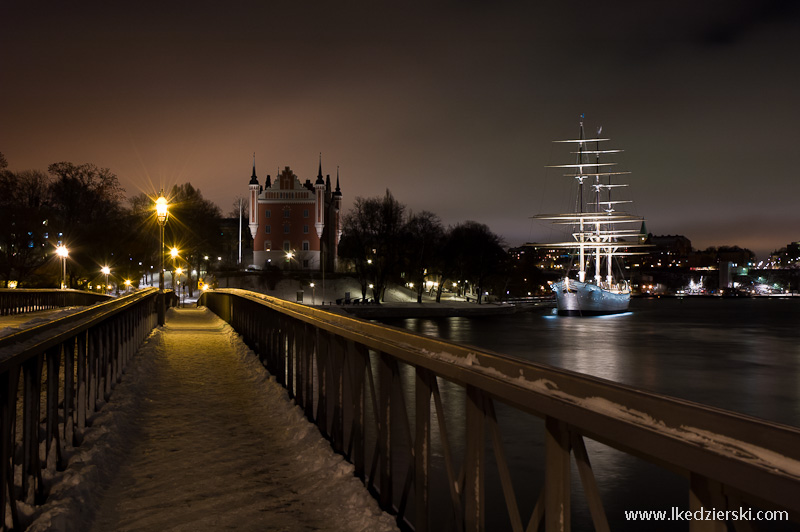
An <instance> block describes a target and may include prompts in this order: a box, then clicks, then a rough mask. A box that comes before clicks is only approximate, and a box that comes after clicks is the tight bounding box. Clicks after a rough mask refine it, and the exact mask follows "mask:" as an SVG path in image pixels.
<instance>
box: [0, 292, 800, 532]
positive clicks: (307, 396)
mask: <svg viewBox="0 0 800 532" xmlns="http://www.w3.org/2000/svg"><path fill="white" fill-rule="evenodd" d="M54 292H57V291H54ZM171 300H172V299H171V298H170V297H169V296H168V295H167V296H165V294H162V293H159V292H158V291H157V290H155V289H150V290H144V291H141V292H137V293H134V294H131V295H129V296H126V297H122V298H118V299H115V300H111V301H106V302H101V303H96V304H94V305H92V306H88V307H86V308H85V309H84V310H82V311H80V312H76V313H74V314H72V315H69V316H65V317H61V318H58V319H56V320H54V321H52V322H51V323H48V324H45V325H39V326H36V327H32V328H30V329H25V330H21V331H18V332H16V333H14V334H11V335H7V336H4V337H2V338H0V392H1V393H0V438H1V439H0V459H1V462H0V479H2V482H0V503H1V504H0V525H2V526H3V530H23V529H25V528H26V527H27V526H29V524H30V522H31V520H32V519H34V518H35V517H36V516H37V513H42V511H41V509H43V508H49V510H48V511H49V512H50V514H48V515H52V516H55V517H56V518H58V516H61V517H60V518H61V519H65V520H69V519H74V520H80V519H88V522H93V523H94V526H95V529H96V530H125V529H153V530H162V529H181V528H182V527H186V526H190V527H191V528H192V529H194V530H198V529H199V530H210V529H217V528H220V527H228V528H236V529H253V530H264V529H271V528H278V527H282V528H285V529H287V530H308V529H328V530H352V529H358V528H359V526H360V527H361V528H362V529H364V530H368V529H379V530H380V529H386V530H389V529H391V527H393V526H394V524H395V523H396V524H397V525H399V526H400V527H401V528H409V529H415V530H439V529H442V530H446V529H450V530H471V531H472V530H485V529H486V528H487V521H488V522H489V523H490V524H491V528H492V529H498V525H497V524H498V523H500V524H501V526H499V528H506V529H509V530H515V531H532V530H546V531H556V530H559V531H562V530H570V529H572V527H571V517H572V515H573V512H574V511H579V510H580V511H586V512H588V513H589V514H590V515H591V522H592V525H593V528H594V529H595V530H610V529H613V528H614V526H615V523H619V521H620V518H619V516H613V515H607V513H606V510H605V507H604V505H603V500H602V499H603V497H602V493H603V485H604V483H603V478H602V476H601V475H599V474H596V473H595V472H594V470H593V468H592V462H591V455H590V452H589V451H587V447H589V449H590V450H591V449H592V448H593V447H594V446H595V443H594V442H599V443H600V444H602V445H604V446H608V447H611V448H613V449H616V450H618V451H621V452H623V453H626V454H627V455H630V456H632V457H635V458H637V459H644V460H646V461H648V462H650V463H652V464H655V465H656V466H659V467H662V468H664V469H666V470H669V471H671V472H674V473H677V474H679V475H681V476H683V477H684V478H685V479H686V483H685V486H686V507H685V510H686V512H697V511H699V510H701V509H703V510H705V511H708V510H709V509H713V510H714V511H715V512H716V513H714V514H713V515H710V516H704V517H710V519H697V518H696V517H695V518H694V519H691V520H687V523H688V527H689V529H690V530H693V531H694V530H714V531H722V530H728V525H730V526H731V527H732V529H733V530H737V531H747V530H772V529H774V528H771V526H774V523H771V522H757V521H755V520H753V521H750V520H742V519H740V518H739V517H737V515H738V514H734V512H735V511H738V510H740V509H741V508H752V511H753V514H755V513H756V512H764V515H769V516H771V517H773V518H775V519H776V520H780V519H783V518H788V519H790V520H791V521H793V522H794V523H798V522H800V430H798V429H796V428H793V427H787V426H783V425H779V424H775V423H771V422H767V421H763V420H759V419H754V418H751V417H747V416H743V415H739V414H735V413H731V412H727V411H723V410H719V409H715V408H710V407H705V406H702V405H698V404H695V403H691V402H688V401H682V400H678V399H674V398H670V397H666V396H662V395H658V394H653V393H649V392H644V391H641V390H637V389H634V388H631V387H628V386H623V385H619V384H615V383H611V382H608V381H605V380H602V379H597V378H593V377H589V376H586V375H582V374H578V373H575V372H570V371H566V370H560V369H556V368H552V367H549V366H545V365H541V364H535V363H531V362H527V361H523V360H519V359H517V358H513V357H508V356H504V355H502V354H498V353H492V352H488V351H483V350H479V349H476V348H472V347H468V346H463V345H458V344H454V343H449V342H444V341H440V340H436V339H432V338H427V337H422V336H419V335H415V334H412V333H408V332H405V331H402V330H400V329H396V328H392V327H387V326H383V325H378V324H374V323H369V322H365V321H361V320H358V319H354V318H350V317H346V316H343V315H339V314H335V313H331V312H327V311H323V310H320V309H316V308H313V307H308V306H304V305H299V304H295V303H291V302H288V301H283V300H278V299H275V298H271V297H268V296H264V295H261V294H256V293H253V292H247V291H242V290H217V291H211V292H206V293H205V294H204V295H203V296H202V297H201V299H200V301H199V303H200V304H201V305H203V307H204V308H201V309H199V310H198V309H173V310H171V311H170V312H169V313H168V314H167V319H166V321H165V322H164V323H162V326H159V320H161V321H162V322H163V321H164V319H163V314H160V313H159V310H160V309H161V308H162V307H163V306H164V304H165V302H166V301H171ZM206 309H207V310H206ZM212 312H213V314H215V315H216V316H218V317H219V318H220V319H221V320H220V319H218V318H217V317H216V316H213V315H212V314H211V313H212ZM223 322H225V323H227V324H229V326H230V327H232V328H233V330H235V332H236V333H238V334H239V335H241V339H242V340H243V341H244V342H245V343H246V345H247V346H248V347H249V350H248V349H243V348H242V349H238V348H236V345H237V342H239V340H238V339H237V338H234V336H236V335H234V334H232V332H231V330H230V329H229V328H228V325H226V324H225V323H223ZM154 330H155V332H153V331H154ZM262 366H263V367H266V369H267V370H268V372H269V374H271V376H272V377H271V378H270V379H264V378H259V377H258V371H257V370H259V371H260V368H261V367H262ZM276 383H277V384H280V385H281V386H282V387H283V388H284V389H285V391H281V392H280V394H278V393H277V392H276V391H275V389H274V388H275V386H276ZM137 394H138V396H139V397H141V400H142V401H143V403H141V404H143V405H144V406H143V407H142V408H133V410H132V411H129V413H128V414H129V415H122V414H121V415H119V416H113V415H112V414H113V413H114V412H116V410H115V409H117V408H120V407H119V405H118V404H117V403H125V402H126V401H127V402H130V401H131V400H130V397H136V396H137ZM287 395H288V397H289V398H290V399H291V401H292V402H293V403H294V405H296V406H292V403H289V402H288V401H285V399H283V398H285V397H286V396H287ZM115 397H121V398H125V400H124V401H121V400H120V401H115ZM281 401H283V403H281ZM131 404H135V403H131ZM123 406H124V404H123ZM123 410H124V408H123ZM131 412H133V413H131ZM301 412H302V413H303V414H304V415H305V417H306V418H307V419H308V420H309V421H310V422H311V423H313V424H314V425H315V426H316V427H317V429H318V431H310V432H311V433H315V434H314V435H316V433H317V432H318V433H319V434H321V435H322V436H323V437H324V438H325V440H326V441H327V443H328V444H329V448H328V446H325V449H326V450H327V452H328V453H329V454H330V456H329V457H328V458H329V459H330V460H333V461H325V460H322V459H317V458H314V459H309V456H311V454H310V453H322V454H321V455H319V456H322V455H324V454H325V451H324V450H322V449H320V448H319V447H320V444H319V443H318V440H314V439H313V438H311V436H310V435H309V431H308V430H307V429H304V428H303V427H308V426H309V425H308V424H303V423H300V421H299V420H295V419H293V416H299V414H300V413H301ZM108 418H114V421H115V423H116V425H113V424H112V425H113V426H114V427H115V430H114V431H113V432H114V433H119V434H123V435H124V438H117V440H114V439H113V438H112V439H111V440H110V441H112V442H113V441H117V442H119V448H120V449H123V448H124V449H126V452H125V453H123V454H119V455H117V456H116V459H115V460H116V462H118V463H117V464H116V465H115V467H114V468H113V469H114V470H115V474H114V478H113V479H112V481H111V484H110V487H109V488H108V490H106V493H105V494H104V496H103V497H102V502H101V503H98V507H99V509H98V510H97V512H96V515H93V516H92V517H90V518H87V517H86V516H85V515H83V514H81V513H80V511H78V512H77V513H76V512H75V511H73V512H72V513H70V511H68V510H64V511H63V512H61V513H59V512H58V511H57V509H56V510H52V506H53V505H54V503H53V501H54V500H56V499H59V497H61V498H62V499H64V498H65V497H63V495H64V492H62V491H59V490H60V489H61V488H60V487H57V486H58V484H57V480H58V479H59V478H62V479H63V478H64V477H66V476H68V475H71V474H72V475H73V476H72V477H70V478H73V479H77V480H80V481H85V482H91V479H89V478H87V477H85V476H80V475H78V474H75V472H74V470H75V469H76V467H80V465H81V463H80V461H79V460H77V459H74V457H76V456H83V455H84V454H89V453H83V454H81V449H82V448H85V447H86V446H89V445H92V444H97V442H98V436H97V433H98V429H99V427H100V426H102V425H103V423H102V421H103V420H105V419H108ZM520 420H523V421H520ZM520 425H525V426H528V425H530V426H531V427H536V429H535V430H533V433H534V434H536V435H538V436H540V440H541V441H540V443H539V444H538V445H537V449H538V450H537V449H532V451H531V452H530V453H526V454H524V455H523V456H519V455H518V454H514V455H513V456H511V455H508V454H507V453H506V448H507V447H508V444H509V436H508V435H509V434H512V435H513V434H514V431H515V430H518V428H519V426H520ZM124 440H129V441H124ZM587 441H590V442H591V445H589V446H587ZM331 450H332V452H331ZM314 456H315V457H316V456H318V455H316V454H315V455H314ZM342 458H344V459H345V460H347V461H348V462H350V463H351V464H352V466H347V467H342V466H341V465H336V464H343V463H344V462H342V460H341V459H342ZM326 460H327V459H326ZM337 460H338V462H337ZM573 461H574V464H575V469H574V470H573V468H572V464H573ZM315 464H316V466H317V467H314V465H315ZM320 464H322V465H320ZM343 472H344V473H343ZM573 472H575V473H576V474H575V475H573ZM573 477H574V478H573ZM356 479H357V480H356ZM575 479H577V481H576V480H575ZM358 481H360V482H358ZM576 482H577V483H578V486H577V489H576V486H575V483H576ZM353 483H355V484H357V485H358V486H363V487H361V488H358V489H354V488H353ZM531 487H532V488H533V489H531ZM364 488H366V489H364ZM84 491H85V490H84ZM531 491H532V492H533V493H536V494H537V495H536V496H534V497H531V498H528V497H527V496H520V494H527V493H530V492H531ZM368 492H369V493H371V494H372V495H373V496H374V497H375V501H376V502H373V501H372V500H371V499H369V500H362V498H360V497H361V495H363V494H366V493H368ZM74 493H76V494H80V493H81V490H80V489H77V490H74ZM335 494H347V496H346V497H345V500H347V501H349V502H348V504H349V506H348V507H347V508H346V511H344V512H343V511H342V508H341V507H340V506H339V505H338V503H334V504H333V507H330V506H331V505H328V506H327V507H326V500H329V499H330V498H331V497H332V496H334V495H335ZM77 496H79V495H76V497H77ZM66 498H68V497H66ZM497 500H499V501H501V502H500V504H494V502H492V501H497ZM67 502H68V501H67ZM65 504H66V503H65ZM370 504H372V505H375V506H374V507H373V506H370ZM48 505H49V506H48ZM378 507H380V508H381V509H382V510H383V512H384V513H381V512H379V511H378V510H377V508H378ZM654 507H656V505H655V504H654ZM81 511H83V512H84V513H85V509H84V510H81ZM726 512H727V513H726ZM365 515H366V516H367V517H364V516H365ZM387 516H391V517H387ZM337 519H338V520H337ZM726 521H727V522H726ZM188 523H191V525H187V524H188ZM782 524H784V525H785V524H786V523H782ZM788 526H792V525H788ZM794 526H796V524H795V525H794ZM646 528H649V529H652V528H651V527H646ZM656 528H657V525H656ZM787 529H788V528H787Z"/></svg>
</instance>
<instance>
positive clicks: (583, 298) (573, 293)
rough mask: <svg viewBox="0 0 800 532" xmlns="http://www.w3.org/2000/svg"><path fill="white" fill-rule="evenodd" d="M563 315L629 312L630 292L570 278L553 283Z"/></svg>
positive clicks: (560, 311) (560, 312) (600, 314)
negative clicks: (611, 290)
mask: <svg viewBox="0 0 800 532" xmlns="http://www.w3.org/2000/svg"><path fill="white" fill-rule="evenodd" d="M552 287H553V291H554V292H555V293H556V305H557V306H558V314H559V315H561V316H602V315H606V314H619V313H620V312H627V311H628V306H629V305H630V302H631V294H630V292H610V291H608V290H604V289H603V288H600V287H599V286H597V285H594V284H591V283H582V282H580V281H575V280H572V279H570V280H569V281H568V282H566V283H565V282H564V280H563V279H562V280H561V281H559V282H557V283H554V284H553V285H552Z"/></svg>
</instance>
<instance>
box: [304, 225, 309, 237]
mask: <svg viewBox="0 0 800 532" xmlns="http://www.w3.org/2000/svg"><path fill="white" fill-rule="evenodd" d="M303 234H304V235H307V234H308V226H307V225H304V226H303Z"/></svg>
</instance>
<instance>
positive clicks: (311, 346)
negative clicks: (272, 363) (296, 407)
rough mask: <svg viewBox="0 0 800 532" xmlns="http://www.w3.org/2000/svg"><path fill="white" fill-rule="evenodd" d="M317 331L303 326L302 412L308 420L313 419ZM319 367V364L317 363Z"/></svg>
mask: <svg viewBox="0 0 800 532" xmlns="http://www.w3.org/2000/svg"><path fill="white" fill-rule="evenodd" d="M316 335H317V329H316V328H314V329H312V328H311V326H310V325H308V324H304V325H303V344H304V346H305V355H304V357H303V358H304V360H305V362H304V364H305V392H304V393H305V404H304V405H303V410H304V412H305V414H306V417H307V418H308V419H314V361H315V360H317V357H316V352H317V349H318V345H317V341H316ZM317 365H319V363H317Z"/></svg>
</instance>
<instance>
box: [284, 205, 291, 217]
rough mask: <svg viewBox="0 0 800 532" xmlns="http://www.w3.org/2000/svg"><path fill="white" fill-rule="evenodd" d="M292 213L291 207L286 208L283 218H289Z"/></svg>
mask: <svg viewBox="0 0 800 532" xmlns="http://www.w3.org/2000/svg"><path fill="white" fill-rule="evenodd" d="M290 212H291V211H289V207H286V208H285V209H283V217H284V218H288V217H289V213H290Z"/></svg>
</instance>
